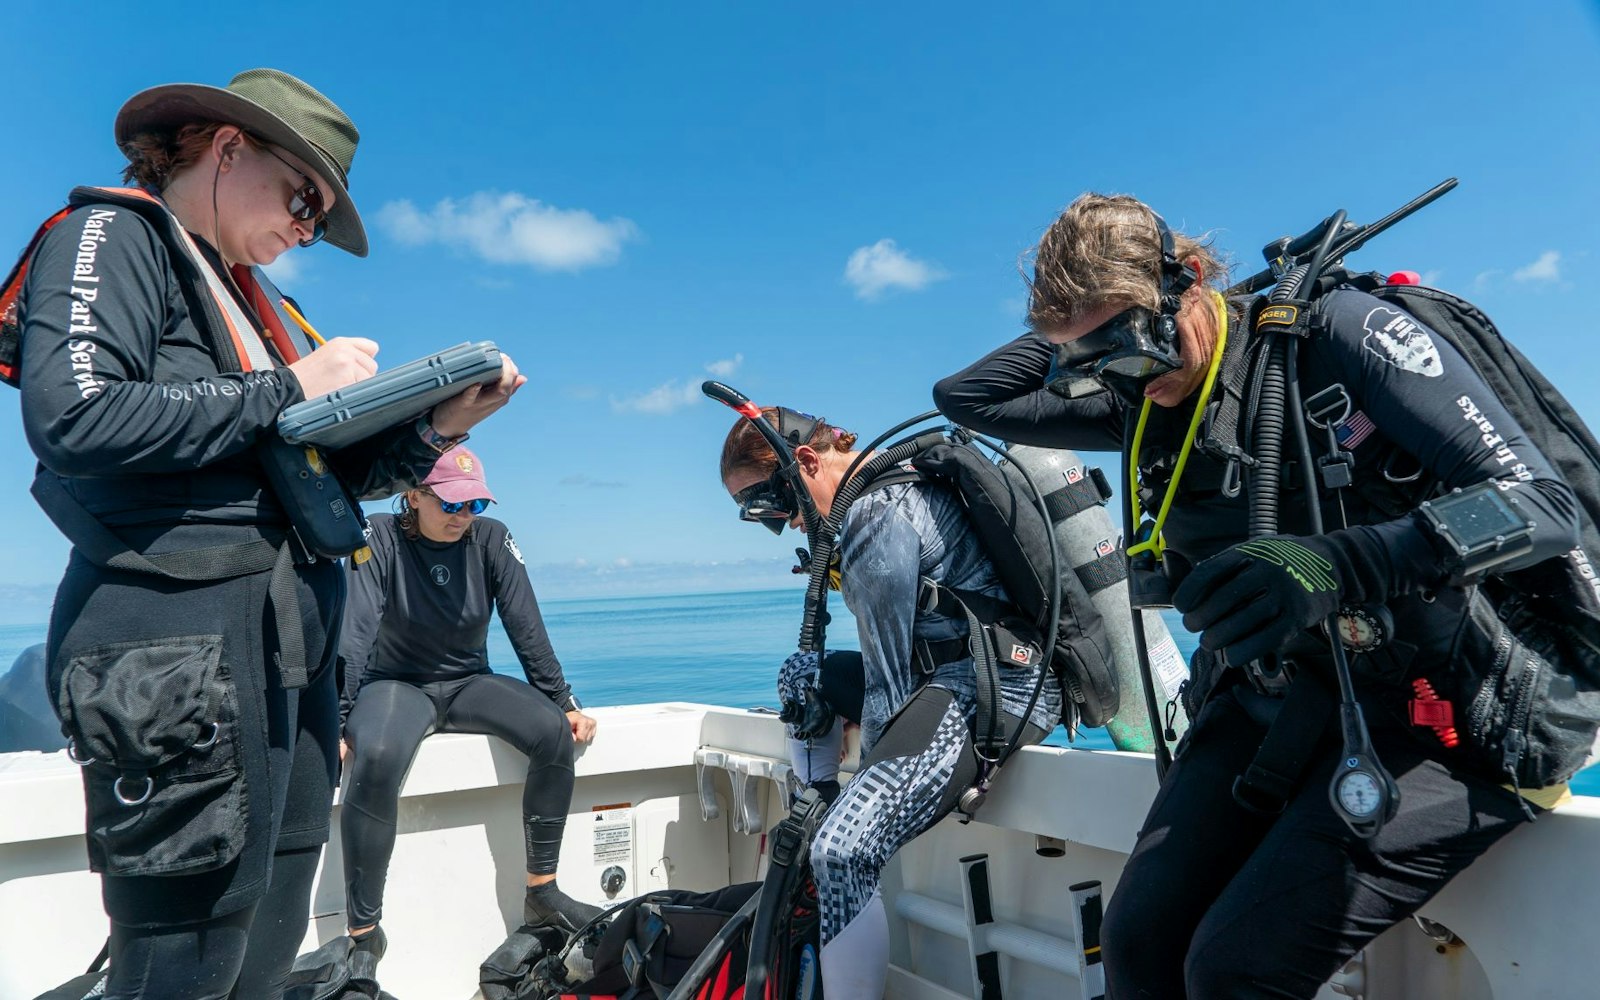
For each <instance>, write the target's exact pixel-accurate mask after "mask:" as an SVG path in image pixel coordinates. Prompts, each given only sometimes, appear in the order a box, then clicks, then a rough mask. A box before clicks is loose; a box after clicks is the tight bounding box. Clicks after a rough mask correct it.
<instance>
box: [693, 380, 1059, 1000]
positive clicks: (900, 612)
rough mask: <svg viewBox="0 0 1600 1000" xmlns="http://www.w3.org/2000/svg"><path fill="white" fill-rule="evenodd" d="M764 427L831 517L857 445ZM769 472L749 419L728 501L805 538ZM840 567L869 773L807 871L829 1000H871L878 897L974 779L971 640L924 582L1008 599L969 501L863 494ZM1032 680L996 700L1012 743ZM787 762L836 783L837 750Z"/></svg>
mask: <svg viewBox="0 0 1600 1000" xmlns="http://www.w3.org/2000/svg"><path fill="white" fill-rule="evenodd" d="M765 414H766V417H767V419H768V420H769V421H771V422H772V423H773V425H774V426H776V427H777V428H778V430H779V433H781V434H783V435H785V437H786V438H788V440H790V442H791V444H792V445H793V446H794V450H795V458H796V461H797V462H798V463H799V467H800V470H801V473H802V475H803V476H804V478H805V482H806V485H807V488H808V492H809V493H810V494H811V497H812V499H813V501H814V502H815V504H816V506H817V509H818V511H819V512H820V513H821V514H822V515H823V516H824V517H826V516H828V514H829V511H830V509H831V506H832V504H833V498H834V496H835V494H836V493H837V491H838V488H839V485H840V482H841V480H842V478H843V476H844V473H845V471H846V469H847V468H848V467H849V465H850V463H851V462H852V461H853V460H854V459H855V458H856V456H857V454H858V453H857V452H853V451H851V450H850V449H851V446H852V445H853V444H854V443H855V440H856V438H855V435H854V434H850V433H848V432H845V431H841V430H838V429H836V428H833V427H830V426H829V425H828V424H827V423H826V422H825V421H822V420H817V419H813V418H809V417H805V416H803V415H801V414H798V413H795V412H794V411H792V410H779V409H769V410H767V411H765ZM776 469H777V456H776V455H775V454H774V452H773V450H772V447H771V445H770V444H768V443H767V442H766V440H765V439H763V438H762V437H761V435H760V433H759V432H758V431H757V429H756V428H755V426H754V425H753V424H751V423H750V422H749V421H747V420H742V419H741V420H740V422H739V423H738V424H737V425H736V426H735V427H734V428H733V430H732V432H730V433H729V435H728V438H727V440H726V441H725V442H724V444H723V450H722V481H723V485H724V486H726V487H727V489H728V492H729V493H730V494H733V495H734V498H735V500H736V501H739V502H740V507H741V510H742V511H745V512H746V513H747V514H748V513H749V512H750V511H752V510H753V509H754V508H753V506H752V503H751V501H752V500H756V499H759V500H760V502H761V509H762V510H763V511H764V512H765V513H767V514H770V513H772V512H773V511H775V510H782V511H786V512H787V513H788V514H789V515H790V523H791V524H793V525H794V526H796V527H800V526H801V523H800V517H799V506H798V504H797V503H796V498H795V497H794V494H793V493H792V491H789V490H788V488H787V484H785V483H781V482H779V481H775V480H774V479H773V474H774V472H775V470H776ZM764 519H768V520H771V519H770V518H764ZM775 523H779V524H780V526H781V521H780V522H775ZM839 553H840V564H839V568H840V578H841V592H842V595H843V597H844V601H845V604H846V606H848V607H849V608H850V611H851V613H852V614H853V615H855V618H856V622H857V626H858V628H859V631H860V641H861V649H862V661H863V669H864V672H865V694H864V697H863V699H862V706H861V718H860V723H861V753H862V764H861V770H860V771H859V772H858V773H857V774H856V776H855V778H854V779H853V780H851V781H850V783H849V784H847V785H845V786H844V789H843V791H842V792H841V793H840V794H839V797H838V798H837V799H836V800H835V801H834V803H833V805H832V807H831V808H830V809H829V810H828V813H827V815H826V816H825V817H824V818H823V821H822V825H821V826H820V827H819V828H818V830H817V834H816V837H815V839H814V840H813V841H812V845H811V867H812V872H813V875H814V877H815V879H816V885H817V896H818V900H819V904H820V910H821V924H822V931H821V934H822V978H823V986H824V992H825V993H826V994H827V995H828V996H835V997H863V998H866V997H878V996H882V995H883V989H884V983H885V980H886V978H887V975H888V966H889V927H888V917H887V915H886V914H885V912H884V908H883V900H882V898H881V897H880V896H879V893H878V884H879V879H880V877H881V873H882V871H883V866H884V865H885V864H887V863H888V861H889V859H890V858H891V857H893V856H894V854H895V852H896V851H898V850H899V849H900V848H901V847H903V846H904V845H906V844H907V843H909V842H910V841H911V840H912V839H913V838H915V837H916V836H917V835H918V834H920V833H922V832H923V831H924V830H927V829H929V828H930V827H932V826H933V824H934V823H936V822H937V821H938V820H939V819H940V818H942V817H943V816H945V815H946V814H948V813H949V812H950V811H951V810H952V809H953V808H954V807H955V805H956V802H957V800H958V798H959V797H960V795H961V793H962V792H963V791H964V790H966V789H967V788H968V787H969V786H970V785H971V784H972V783H973V781H974V780H975V779H976V777H977V773H978V772H977V759H976V756H975V754H974V752H973V724H974V715H975V712H976V675H975V671H974V666H973V661H972V657H971V655H970V653H968V652H966V643H967V625H966V623H965V622H958V621H956V620H955V619H953V618H949V617H945V616H941V615H937V614H933V613H929V612H924V611H919V610H918V609H917V595H918V591H919V586H920V582H921V580H922V579H923V578H924V577H926V578H929V579H932V580H933V581H935V582H937V583H939V584H941V585H944V586H947V587H951V588H957V589H961V590H966V591H976V592H978V593H982V594H985V595H987V596H990V597H994V598H997V599H999V600H1001V601H1005V600H1007V597H1006V595H1005V592H1004V590H1003V589H1002V588H1001V586H1000V583H999V580H998V579H997V578H996V576H995V570H994V566H993V565H992V564H991V563H990V561H989V559H988V558H987V557H986V556H985V555H984V553H983V551H982V550H981V549H980V548H979V545H978V541H977V538H976V537H975V536H974V534H973V532H972V529H971V527H970V525H969V523H968V521H967V515H966V513H965V511H964V510H963V509H962V506H961V503H960V500H959V499H958V498H957V497H956V496H955V494H954V493H953V492H952V491H951V490H950V489H949V488H947V487H944V486H938V485H933V484H925V483H920V482H911V483H907V482H901V483H895V484H892V485H886V486H883V487H880V488H876V489H869V490H868V491H867V492H865V493H864V494H862V495H861V496H860V497H859V499H857V500H856V501H855V503H854V504H852V505H851V507H850V510H849V511H848V512H846V513H845V514H844V517H843V524H842V525H841V530H840V541H839ZM924 643H925V644H926V646H925V648H926V649H928V650H949V651H950V652H949V653H948V655H943V656H942V655H939V654H937V653H935V654H933V655H932V656H931V657H919V655H918V654H917V653H916V651H915V647H916V646H918V645H922V644H924ZM829 659H830V664H829V665H830V667H832V666H833V663H832V660H833V658H832V657H831V656H830V658H829ZM930 659H931V661H934V662H929V660H930ZM1036 659H1037V658H1036ZM1039 669H1041V668H1040V667H1038V666H1034V667H1015V668H1011V669H1004V668H1003V669H1002V671H1001V699H1000V700H1001V703H1002V707H1003V708H1004V710H1005V714H1006V715H1007V717H1008V718H1007V725H1008V727H1009V726H1013V725H1015V724H1016V720H1017V719H1019V718H1020V717H1021V714H1022V711H1023V709H1024V708H1025V707H1026V705H1027V702H1028V698H1029V695H1030V694H1032V692H1033V688H1034V684H1035V681H1036V680H1037V678H1038V670H1039ZM815 670H816V657H815V654H808V653H797V654H795V656H793V657H791V658H790V659H789V661H787V662H786V663H785V664H784V668H783V671H782V674H781V676H780V679H779V680H780V694H784V695H785V696H786V697H792V696H793V694H794V692H795V690H796V689H797V688H798V687H799V686H800V685H801V684H804V683H809V682H810V680H809V674H811V673H812V672H813V671H815ZM1060 713H1061V703H1060V689H1059V687H1058V686H1057V685H1055V684H1050V683H1046V684H1045V685H1044V687H1043V692H1042V694H1041V696H1040V698H1039V702H1038V704H1037V705H1036V706H1035V707H1034V711H1033V715H1032V717H1031V719H1030V722H1031V723H1032V725H1031V726H1029V727H1028V728H1027V730H1026V732H1025V734H1024V742H1033V743H1036V742H1038V741H1039V740H1040V739H1041V738H1043V735H1044V733H1046V732H1048V731H1049V729H1050V728H1051V727H1052V726H1053V725H1054V723H1055V720H1056V719H1058V718H1059V717H1060ZM1007 731H1008V732H1009V731H1010V730H1009V728H1008V730H1007ZM838 732H840V730H839V727H837V726H835V727H834V733H836V734H837V733H838ZM791 735H792V731H791ZM794 752H795V757H796V764H797V766H798V769H799V770H800V771H801V774H802V777H803V778H804V779H806V780H808V781H809V782H811V783H815V784H826V783H828V782H830V781H833V780H836V779H837V775H838V759H839V752H838V744H837V742H835V743H833V744H831V745H829V746H809V747H807V746H804V745H799V746H796V747H795V748H794Z"/></svg>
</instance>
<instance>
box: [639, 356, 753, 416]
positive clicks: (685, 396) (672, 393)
mask: <svg viewBox="0 0 1600 1000" xmlns="http://www.w3.org/2000/svg"><path fill="white" fill-rule="evenodd" d="M742 364H744V355H743V354H735V355H734V356H733V357H731V358H723V359H722V360H720V361H712V362H710V363H709V364H707V365H706V366H705V370H706V371H707V372H709V373H710V374H712V375H715V376H716V377H717V378H728V377H729V376H731V375H733V374H734V373H735V372H737V371H738V370H739V366H740V365H742ZM703 381H704V379H701V378H698V377H690V378H685V379H672V380H671V381H668V382H663V383H661V384H660V385H658V386H656V387H655V388H654V389H651V390H649V391H648V392H642V393H639V394H638V395H635V396H624V397H622V398H620V399H619V398H618V397H616V396H612V397H611V409H612V410H613V411H614V412H616V413H654V414H657V415H664V414H668V413H673V412H675V411H677V410H681V409H683V408H684V407H686V406H693V405H694V404H695V403H698V402H699V401H700V400H702V399H704V398H705V395H704V394H702V393H701V392H700V383H701V382H703Z"/></svg>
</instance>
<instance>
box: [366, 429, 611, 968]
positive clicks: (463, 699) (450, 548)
mask: <svg viewBox="0 0 1600 1000" xmlns="http://www.w3.org/2000/svg"><path fill="white" fill-rule="evenodd" d="M493 499H494V497H493V494H491V493H490V492H489V487H488V485H487V484H486V482H485V481H484V475H483V465H482V463H481V462H480V461H479V459H478V457H477V456H476V455H474V454H473V453H472V452H470V451H467V450H466V449H465V448H456V449H455V450H453V451H451V452H450V453H448V454H446V455H444V456H442V457H441V458H440V460H439V462H438V464H437V465H435V467H434V469H433V471H432V472H431V473H429V474H428V477H427V478H426V479H424V480H423V482H422V484H421V486H419V487H418V488H417V489H415V490H411V491H409V492H407V493H406V494H405V495H404V499H403V500H402V509H401V513H400V515H399V517H394V516H391V515H383V514H380V515H376V516H374V517H373V518H372V532H371V536H370V538H369V543H370V545H371V549H372V554H371V557H370V558H366V559H361V558H352V559H351V560H350V563H349V571H348V572H349V578H350V599H349V604H348V606H347V608H346V612H345V630H344V639H343V641H342V642H341V643H340V647H339V655H340V657H341V659H343V661H344V669H345V680H344V687H345V694H344V698H343V702H342V708H343V711H344V713H345V722H344V742H345V748H344V749H343V751H342V752H344V753H345V754H346V757H347V760H348V761H349V765H350V779H349V785H348V787H347V791H346V794H345V797H344V813H343V819H342V824H341V826H342V837H343V842H344V866H345V886H346V919H347V920H348V922H349V926H350V934H351V937H352V938H353V939H355V941H356V943H357V946H358V947H366V948H369V949H370V950H372V951H373V952H374V953H375V954H376V955H377V956H378V957H382V952H383V948H384V943H385V939H384V936H383V934H382V932H381V931H380V932H377V933H374V928H376V926H377V924H378V921H379V919H380V918H381V917H382V915H383V888H384V880H385V879H386V877H387V875H388V870H389V858H390V856H391V855H392V854H393V852H394V841H395V820H396V817H397V815H398V812H399V806H400V786H401V784H402V782H404V780H405V775H406V771H407V770H409V769H410V767H411V761H412V759H413V758H414V757H415V756H416V753H417V748H418V746H420V745H421V743H422V740H423V739H424V738H425V737H426V736H427V735H428V734H429V733H435V732H447V733H486V734H488V735H491V736H498V737H499V738H500V739H503V740H505V741H506V742H507V743H510V744H511V745H512V746H514V747H516V748H517V749H518V750H520V751H521V752H522V753H524V754H526V755H527V757H528V777H527V781H526V782H525V783H524V785H523V790H522V814H523V825H524V838H525V847H526V854H527V867H528V889H527V896H526V899H525V901H524V906H523V921H524V923H526V924H532V925H548V926H555V927H560V928H561V929H563V930H566V931H568V932H570V931H572V930H575V929H576V928H577V927H578V926H579V925H581V924H583V923H584V922H585V921H587V920H588V919H589V918H590V917H592V916H594V915H595V914H597V913H599V910H598V909H597V908H595V907H592V906H588V905H587V904H584V903H579V902H577V901H576V900H573V899H571V898H569V897H568V896H567V895H566V894H564V893H562V892H561V891H560V889H558V888H557V887H556V883H555V877H556V862H557V860H558V859H559V855H560V852H561V834H562V831H563V830H564V829H565V827H566V823H567V809H568V808H569V807H570V806H571V804H572V786H573V770H572V761H573V755H574V750H575V745H574V741H575V740H577V741H581V742H585V743H587V742H588V741H589V740H590V739H592V738H593V736H594V731H595V722H594V720H593V719H592V718H590V717H589V716H587V715H584V714H583V713H582V712H581V711H580V710H579V705H578V699H577V698H576V697H574V696H573V694H572V688H571V686H570V685H569V684H568V683H567V681H566V678H565V677H564V676H563V675H562V671H561V663H560V661H559V660H557V659H556V654H555V650H554V649H552V648H551V646H550V638H549V636H548V635H547V634H546V632H545V627H544V620H543V618H542V617H541V616H540V614H539V604H538V601H537V600H536V599H535V598H534V594H533V585H532V583H530V582H529V580H528V570H527V568H526V566H524V565H523V561H522V553H521V551H520V550H519V549H518V548H517V544H516V542H515V541H514V540H513V539H512V537H511V533H510V532H509V531H508V530H507V529H506V526H505V525H504V524H502V523H501V522H499V521H497V520H494V519H492V518H487V517H478V516H477V515H478V514H479V513H481V512H482V510H483V508H485V507H487V506H488V504H489V503H490V502H491V501H492V500H493ZM496 610H498V611H499V614H500V620H501V622H502V623H503V624H504V625H505V629H506V635H507V636H508V637H509V638H510V639H511V646H512V648H513V649H514V650H515V651H516V654H517V659H518V660H520V661H521V663H522V669H523V671H524V672H525V673H526V675H527V678H528V679H527V682H526V683H524V682H522V681H519V680H516V679H513V678H511V677H505V676H502V675H500V674H496V673H492V672H491V671H490V669H489V660H488V653H487V650H486V648H485V641H486V639H487V636H488V630H489V616H490V614H491V612H493V611H496Z"/></svg>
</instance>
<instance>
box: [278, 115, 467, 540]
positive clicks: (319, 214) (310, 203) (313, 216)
mask: <svg viewBox="0 0 1600 1000" xmlns="http://www.w3.org/2000/svg"><path fill="white" fill-rule="evenodd" d="M257 143H258V144H259V145H260V146H261V148H262V149H264V150H266V151H267V152H268V153H271V154H272V156H273V158H274V159H276V160H277V161H278V162H279V163H282V164H283V165H284V166H286V167H288V168H289V169H290V170H293V171H294V172H295V173H297V174H299V175H300V179H301V180H302V181H304V182H305V183H304V184H302V185H300V187H299V188H297V189H296V190H295V192H294V194H292V195H290V196H289V214H290V215H291V216H293V217H294V218H296V219H298V220H300V221H301V222H309V223H311V238H310V239H309V240H301V241H300V245H301V246H303V247H308V246H311V245H312V244H313V243H318V242H321V240H322V238H323V237H324V236H326V235H328V216H327V213H325V212H324V211H323V210H322V191H321V190H320V189H318V187H317V184H316V182H315V181H313V180H312V179H311V178H310V177H307V176H306V174H305V171H303V170H301V169H300V168H299V167H297V166H295V165H294V164H292V163H290V162H289V161H288V160H285V159H284V158H283V157H282V156H279V155H278V152H277V150H275V149H273V148H272V147H271V146H269V145H267V144H266V143H265V142H261V141H260V140H257ZM457 509H459V508H457ZM451 513H454V511H451ZM473 513H478V512H477V511H474V512H473Z"/></svg>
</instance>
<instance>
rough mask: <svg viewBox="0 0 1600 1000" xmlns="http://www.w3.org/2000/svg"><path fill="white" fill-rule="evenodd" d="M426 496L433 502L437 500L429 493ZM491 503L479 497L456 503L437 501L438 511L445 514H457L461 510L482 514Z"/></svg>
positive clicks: (435, 495) (436, 496) (437, 498)
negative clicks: (431, 498) (432, 499)
mask: <svg viewBox="0 0 1600 1000" xmlns="http://www.w3.org/2000/svg"><path fill="white" fill-rule="evenodd" d="M428 495H429V496H431V497H433V498H434V499H435V500H439V497H438V495H437V494H434V493H429V494H428ZM492 502H493V501H491V500H485V499H484V498H483V497H479V498H478V499H476V500H462V501H459V502H457V503H451V502H450V501H449V500H439V509H440V510H442V511H444V512H445V513H446V514H459V513H461V511H462V509H463V508H465V509H467V510H470V511H472V512H473V513H474V514H482V513H483V512H484V511H486V510H488V509H489V504H490V503H492Z"/></svg>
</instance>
